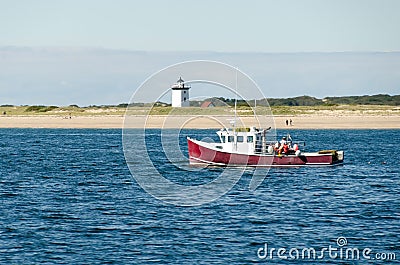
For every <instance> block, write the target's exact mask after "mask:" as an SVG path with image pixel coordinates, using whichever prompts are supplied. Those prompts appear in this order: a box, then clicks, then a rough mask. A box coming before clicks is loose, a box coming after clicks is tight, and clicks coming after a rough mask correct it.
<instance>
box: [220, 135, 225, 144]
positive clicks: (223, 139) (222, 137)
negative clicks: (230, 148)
mask: <svg viewBox="0 0 400 265" xmlns="http://www.w3.org/2000/svg"><path fill="white" fill-rule="evenodd" d="M221 141H222V142H223V143H225V141H226V137H225V135H223V136H221Z"/></svg>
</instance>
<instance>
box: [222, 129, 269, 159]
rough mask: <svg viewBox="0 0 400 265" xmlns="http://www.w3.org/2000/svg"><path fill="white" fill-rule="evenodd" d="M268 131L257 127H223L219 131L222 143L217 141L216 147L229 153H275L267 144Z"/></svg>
mask: <svg viewBox="0 0 400 265" xmlns="http://www.w3.org/2000/svg"><path fill="white" fill-rule="evenodd" d="M267 131H268V129H266V130H265V129H264V130H258V129H256V127H251V128H234V129H227V128H225V129H221V130H220V131H218V132H217V134H218V136H219V139H220V143H216V144H215V148H217V149H220V150H221V151H224V152H228V153H241V154H249V155H253V154H268V153H273V149H271V148H269V147H268V145H267V141H266V136H265V135H266V133H267Z"/></svg>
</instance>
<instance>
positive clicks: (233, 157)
mask: <svg viewBox="0 0 400 265" xmlns="http://www.w3.org/2000/svg"><path fill="white" fill-rule="evenodd" d="M188 150H189V159H190V163H191V164H199V163H205V164H211V165H222V166H266V167H268V166H304V165H333V164H338V163H341V162H343V157H341V158H339V157H338V154H337V153H335V152H331V153H326V154H318V153H308V154H304V155H299V156H296V155H282V156H278V155H247V154H238V153H227V152H223V151H218V150H214V149H211V148H208V147H206V146H203V145H201V143H198V142H196V141H193V140H192V139H190V138H188Z"/></svg>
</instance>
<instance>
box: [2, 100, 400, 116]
mask: <svg viewBox="0 0 400 265" xmlns="http://www.w3.org/2000/svg"><path fill="white" fill-rule="evenodd" d="M205 101H209V102H211V103H212V104H211V107H210V106H209V107H205V108H202V107H200V106H202V104H203V103H204V102H205ZM267 102H268V103H269V106H270V107H271V110H272V113H273V114H274V115H307V114H318V113H319V114H323V113H330V112H337V113H339V112H340V113H346V114H357V115H364V114H370V115H400V107H399V106H400V95H396V96H390V95H374V96H350V97H327V98H324V99H317V98H314V97H309V96H301V97H294V98H286V99H261V100H249V101H247V102H246V101H244V100H237V102H236V104H237V115H241V116H244V115H253V109H252V108H253V107H254V105H256V106H257V114H259V115H268V114H269V113H270V109H269V108H268V104H267ZM190 105H191V107H187V108H172V107H171V105H170V104H167V103H163V102H156V103H154V104H152V103H130V104H127V103H122V104H119V105H101V106H96V105H91V106H87V107H79V106H78V105H69V106H64V107H62V106H61V107H59V106H43V105H35V106H13V105H1V106H0V114H2V115H3V116H18V115H24V116H31V115H53V116H98V115H120V116H121V115H124V114H125V112H126V110H127V108H128V113H129V114H130V115H147V114H150V115H233V107H234V105H235V99H226V98H222V97H220V98H209V99H206V100H204V101H191V102H190ZM208 105H210V104H207V106H208Z"/></svg>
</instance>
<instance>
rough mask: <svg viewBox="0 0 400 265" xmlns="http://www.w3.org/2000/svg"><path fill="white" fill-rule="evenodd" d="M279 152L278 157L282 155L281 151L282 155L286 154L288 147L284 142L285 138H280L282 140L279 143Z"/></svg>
mask: <svg viewBox="0 0 400 265" xmlns="http://www.w3.org/2000/svg"><path fill="white" fill-rule="evenodd" d="M279 144H280V145H279V150H278V155H280V154H282V151H283V152H284V153H287V152H288V151H289V146H288V142H287V141H286V137H282V140H281V141H280V142H279Z"/></svg>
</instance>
